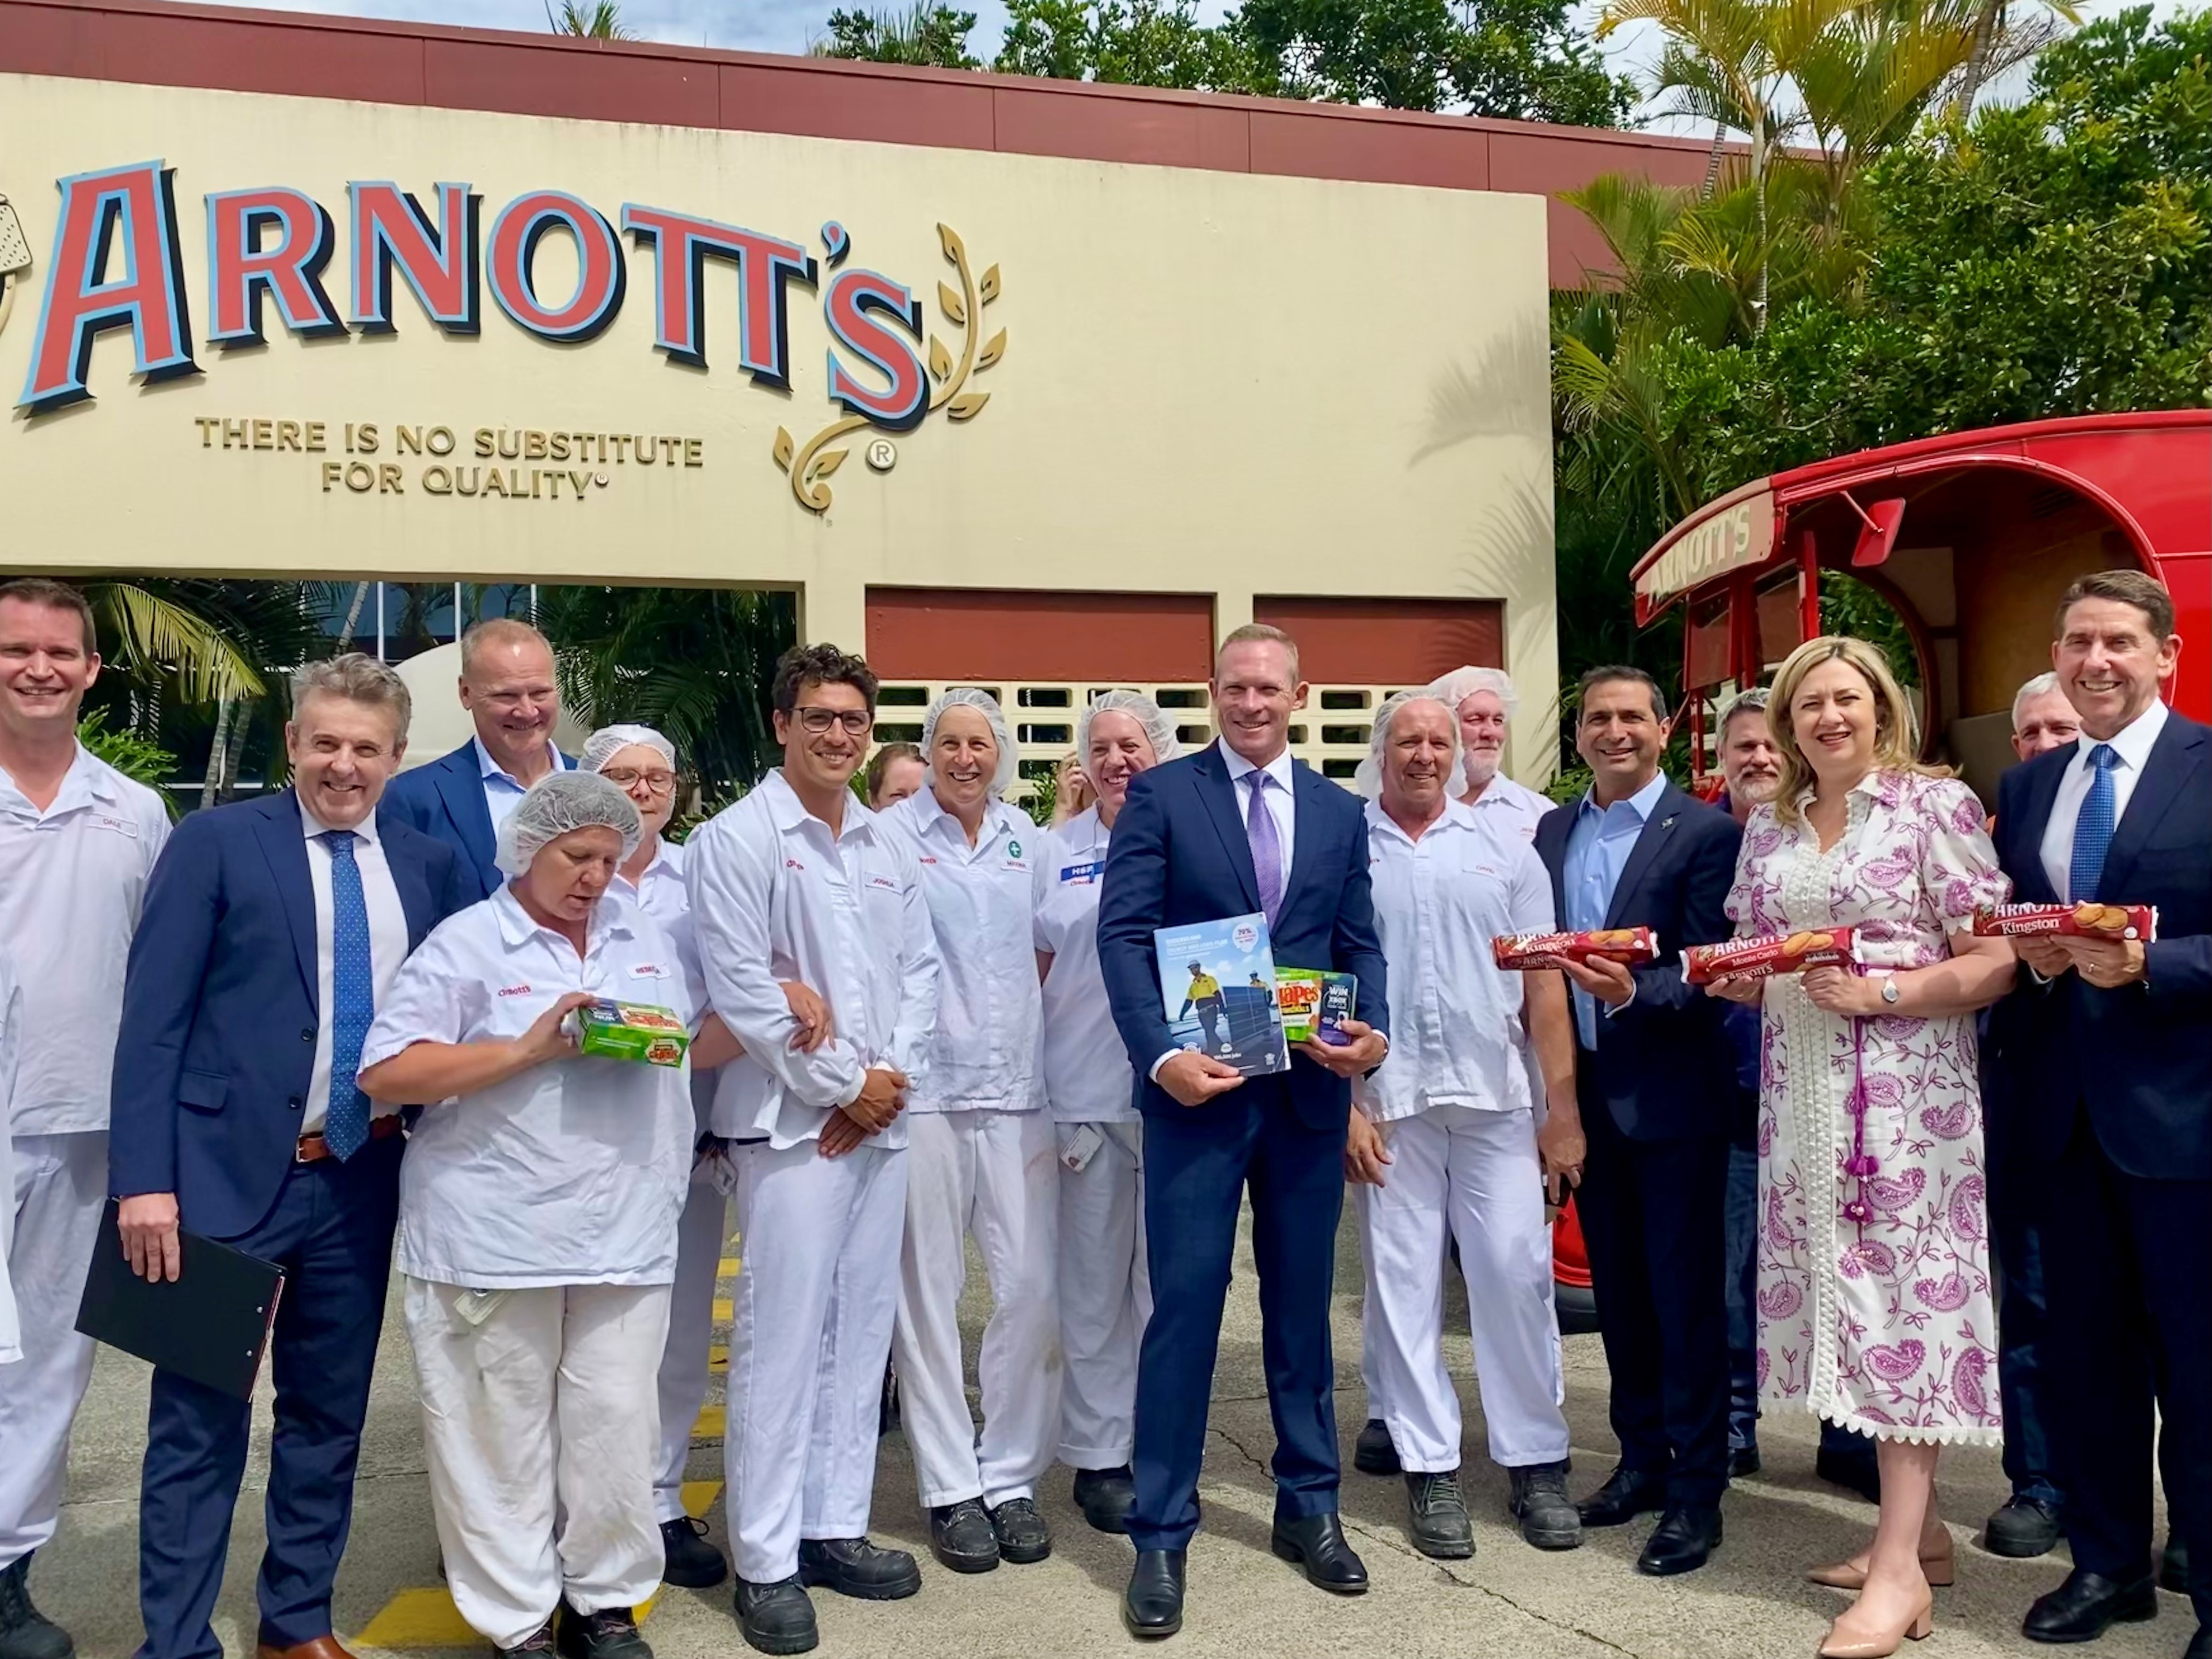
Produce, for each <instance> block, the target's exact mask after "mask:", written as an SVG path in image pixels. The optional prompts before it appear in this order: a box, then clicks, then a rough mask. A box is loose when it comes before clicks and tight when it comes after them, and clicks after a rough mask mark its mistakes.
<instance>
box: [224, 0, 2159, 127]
mask: <svg viewBox="0 0 2212 1659" xmlns="http://www.w3.org/2000/svg"><path fill="white" fill-rule="evenodd" d="M229 3H232V4H242V5H250V6H255V7H258V8H260V9H264V10H281V11H311V12H331V13H338V14H343V15H353V16H361V17H390V18H402V19H405V20H407V21H411V22H422V23H450V24H458V25H463V26H466V27H475V28H495V29H520V30H524V31H526V32H531V33H536V32H538V31H542V30H544V28H545V27H546V11H545V4H544V0H229ZM841 3H842V4H848V5H859V6H861V7H863V8H865V9H873V10H896V9H903V3H910V0H622V15H623V23H624V25H625V26H626V27H629V29H630V30H631V31H632V32H633V33H636V34H638V35H640V36H641V37H642V38H644V39H646V40H665V41H670V42H673V43H676V44H679V45H684V46H719V47H722V48H724V49H726V50H729V51H735V52H805V51H806V50H807V49H808V47H809V46H811V45H812V44H813V43H814V42H815V41H816V40H819V39H820V38H821V37H822V35H823V33H824V29H823V25H824V23H825V22H826V21H827V20H828V18H829V14H830V12H831V11H833V10H835V9H837V7H838V6H839V5H840V4H841ZM957 3H959V5H960V6H961V8H962V9H971V8H972V9H973V10H974V11H975V15H976V19H977V21H976V27H975V33H974V34H973V35H972V36H971V37H969V51H970V52H973V53H974V54H975V56H976V57H978V58H981V59H983V61H984V62H986V63H988V62H989V61H990V59H991V58H992V56H993V55H994V53H995V52H997V51H998V45H999V40H1000V35H1001V34H1003V33H1004V32H1005V29H1006V6H1005V4H1004V0H957ZM2126 3H2127V0H2082V3H2081V5H2080V9H2081V15H2082V16H2083V17H2084V19H2092V18H2097V17H2106V16H2110V15H2112V14H2114V13H2116V12H2118V11H2120V10H2121V9H2124V5H2125V4H2126ZM2183 4H2184V0H2153V6H2152V9H2153V10H2154V11H2155V12H2156V13H2157V14H2158V15H2160V16H2164V15H2167V14H2169V13H2171V12H2174V11H2178V10H2180V9H2182V7H2183ZM1197 8H1198V14H1199V16H1200V19H1201V20H1202V21H1207V22H1214V21H1219V19H1220V18H1221V17H1222V16H1223V15H1225V14H1226V13H1227V12H1228V11H1229V10H1230V9H1231V0H1197ZM1598 9H1599V6H1598V3H1597V0H1580V3H1578V4H1577V6H1576V9H1575V15H1576V18H1577V21H1578V22H1580V23H1582V24H1583V25H1584V26H1587V25H1588V24H1589V23H1590V22H1591V21H1595V17H1596V15H1597V12H1598ZM1605 52H1606V56H1607V58H1608V59H1609V60H1610V61H1611V62H1612V64H1613V66H1614V67H1615V69H1616V70H1620V72H1622V73H1625V74H1627V75H1629V76H1633V77H1634V78H1635V79H1636V80H1637V82H1638V83H1639V85H1648V84H1649V82H1650V70H1651V68H1652V65H1653V64H1655V63H1656V61H1657V58H1658V55H1659V36H1658V31H1657V29H1656V26H1654V25H1650V24H1642V23H1639V24H1632V25H1630V26H1629V27H1626V28H1624V29H1622V30H1621V31H1620V33H1618V34H1617V35H1615V36H1614V37H1613V40H1609V41H1608V42H1607V44H1606V47H1605ZM2025 87H2026V76H2025V73H2024V72H2021V73H2015V74H2013V75H2010V76H2004V77H2002V79H2001V80H2000V81H1998V82H1995V83H1993V84H1992V86H1991V88H1990V90H1989V92H1988V93H1986V94H1984V96H1985V97H1987V98H1992V99H1996V100H2001V101H2002V100H2009V99H2017V98H2018V97H2020V96H2021V93H2022V92H2023V90H2024V89H2025ZM1638 114H1639V116H1640V117H1641V118H1643V120H1644V123H1645V124H1646V125H1649V126H1650V128H1651V129H1652V130H1653V131H1659V132H1695V133H1697V134H1698V135H1699V136H1700V137H1702V136H1704V132H1705V129H1704V128H1703V127H1702V125H1700V124H1699V123H1695V122H1687V121H1682V120H1679V119H1677V118H1672V117H1670V116H1669V115H1668V114H1667V112H1666V111H1665V108H1664V100H1659V101H1658V102H1657V103H1653V102H1650V101H1647V102H1646V104H1645V105H1644V107H1643V108H1642V109H1641V110H1640V111H1639V112H1638Z"/></svg>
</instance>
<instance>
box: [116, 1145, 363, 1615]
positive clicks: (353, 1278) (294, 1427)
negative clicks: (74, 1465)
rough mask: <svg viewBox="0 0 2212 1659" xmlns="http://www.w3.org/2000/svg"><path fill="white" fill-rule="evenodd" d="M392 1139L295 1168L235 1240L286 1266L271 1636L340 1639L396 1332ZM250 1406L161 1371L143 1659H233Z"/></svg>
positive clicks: (274, 1350)
mask: <svg viewBox="0 0 2212 1659" xmlns="http://www.w3.org/2000/svg"><path fill="white" fill-rule="evenodd" d="M403 1146H404V1142H403V1140H402V1139H400V1137H398V1136H397V1135H394V1136H391V1137H389V1138H387V1139H382V1140H372V1141H370V1142H369V1143H368V1146H364V1147H362V1149H361V1151H360V1152H356V1153H355V1154H354V1156H353V1157H352V1158H349V1159H348V1160H347V1161H346V1162H344V1163H343V1164H341V1163H340V1162H339V1161H338V1160H337V1159H336V1158H325V1159H324V1160H323V1161H321V1162H320V1163H316V1164H295V1166H294V1167H293V1168H292V1170H290V1172H289V1174H288V1175H287V1176H286V1177H285V1181H284V1184H283V1187H282V1188H280V1189H279V1190H278V1193H277V1197H276V1204H275V1205H274V1206H272V1207H271V1208H270V1212H269V1213H268V1214H267V1215H266V1216H264V1218H262V1220H261V1221H260V1223H259V1225H257V1226H255V1227H254V1228H252V1230H251V1231H248V1232H246V1233H243V1234H241V1235H240V1236H239V1237H236V1238H233V1239H228V1240H226V1241H225V1242H226V1243H230V1244H234V1245H235V1246H237V1247H238V1248H239V1249H241V1250H245V1251H246V1252H247V1253H249V1254H250V1255H258V1256H261V1257H264V1259H266V1260H268V1261H274V1262H276V1263H277V1264H278V1265H279V1266H280V1267H283V1269H284V1272H285V1281H284V1294H283V1300H282V1301H280V1302H279V1303H278V1304H277V1308H276V1330H275V1332H274V1334H273V1335H272V1337H271V1340H270V1376H271V1378H272V1380H273V1381H274V1383H275V1384H276V1410H275V1413H274V1417H275V1433H274V1437H273V1439H272V1441H271V1443H270V1463H269V1498H268V1528H269V1548H268V1553H266V1554H265V1555H264V1556H263V1558H262V1561H261V1577H260V1583H259V1585H258V1591H259V1599H260V1603H261V1627H260V1634H259V1637H258V1640H259V1641H261V1642H264V1643H266V1644H269V1645H270V1646H271V1647H294V1646H296V1645H298V1644H301V1643H302V1642H309V1641H313V1639H314V1638H317V1637H319V1636H327V1635H329V1634H330V1633H331V1583H332V1581H333V1580H334V1579H335V1578H336V1577H337V1570H338V1558H339V1557H340V1556H341V1555H343V1553H345V1542H346V1531H347V1528H348V1527H349V1525H350V1524H351V1522H352V1518H353V1476H354V1466H355V1464H356V1462H358V1461H359V1459H360V1455H361V1426H362V1419H363V1417H364V1416H365V1415H366V1414H367V1413H368V1385H369V1377H370V1374H371V1372H372V1371H373V1370H374V1367H375V1364H376V1343H377V1337H378V1335H379V1334H380V1332H381V1331H382V1329H383V1325H384V1291H385V1284H386V1279H387V1278H388V1276H389V1274H390V1273H391V1265H392V1225H393V1224H394V1222H395V1221H396V1220H397V1219H398V1211H399V1158H400V1152H401V1149H402V1147H403ZM251 1415H252V1408H251V1407H249V1406H248V1405H247V1403H246V1401H241V1400H234V1399H233V1398H231V1396H229V1395H226V1394H222V1393H219V1392H217V1391H216V1389H210V1388H206V1387H204V1386H203V1385H201V1384H200V1383H194V1382H191V1381H189V1380H188V1379H186V1378H185V1377H181V1376H177V1375H176V1374H175V1373H174V1372H172V1371H165V1370H156V1371H155V1373H154V1389H153V1397H152V1400H151V1401H150V1403H149V1406H148V1407H147V1412H146V1464H145V1473H144V1477H143V1483H142V1486H141V1491H140V1498H139V1511H138V1599H139V1607H140V1611H141V1613H143V1617H144V1619H145V1622H146V1641H145V1644H144V1645H143V1647H141V1648H140V1649H139V1650H138V1654H139V1659H222V1644H221V1643H220V1642H218V1641H217V1640H216V1636H215V1632H214V1630H213V1629H212V1628H211V1627H210V1624H209V1622H208V1621H209V1618H210V1614H212V1613H213V1612H214V1610H215V1601H216V1592H217V1591H219V1590H220V1589H222V1571H223V1562H224V1560H225V1559H226V1558H227V1557H228V1554H229V1551H230V1517H231V1511H232V1510H234V1508H235V1507H236V1506H237V1504H238V1488H239V1482H240V1480H241V1479H242V1478H243V1476H244V1474H245V1473H246V1442H247V1438H248V1436H249V1434H250V1431H251V1428H252V1423H251Z"/></svg>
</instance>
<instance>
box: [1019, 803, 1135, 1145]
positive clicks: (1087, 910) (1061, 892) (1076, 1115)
mask: <svg viewBox="0 0 2212 1659" xmlns="http://www.w3.org/2000/svg"><path fill="white" fill-rule="evenodd" d="M1113 833H1114V832H1113V831H1112V830H1110V829H1108V828H1107V827H1106V826H1105V825H1104V824H1103V823H1100V822H1099V821H1098V809H1097V807H1095V806H1094V807H1091V809H1090V810H1089V811H1085V812H1079V813H1078V814H1077V815H1076V816H1075V817H1072V818H1070V819H1069V820H1068V821H1067V822H1066V823H1064V824H1062V825H1061V826H1060V828H1059V829H1057V830H1055V831H1054V832H1053V833H1052V834H1051V835H1049V836H1047V837H1046V838H1045V840H1044V842H1043V843H1042V846H1040V847H1039V848H1038V849H1037V856H1036V883H1035V901H1034V908H1035V916H1034V920H1033V922H1032V927H1031V939H1032V942H1033V943H1034V945H1035V946H1036V949H1037V950H1039V951H1045V952H1048V954H1049V955H1050V956H1051V957H1052V971H1051V972H1050V973H1049V974H1048V975H1046V976H1045V981H1044V986H1043V993H1042V1004H1043V1027H1044V1096H1045V1102H1046V1103H1047V1104H1048V1106H1050V1107H1051V1109H1052V1116H1053V1121H1054V1122H1055V1123H1134V1122H1137V1121H1139V1115H1138V1112H1137V1109H1136V1106H1135V1104H1134V1102H1133V1097H1132V1087H1133V1085H1132V1081H1131V1078H1130V1067H1129V1054H1128V1050H1127V1049H1126V1048H1123V1047H1122V1046H1121V1033H1120V1032H1119V1031H1118V1030H1115V1025H1114V1020H1113V1016H1112V1015H1111V1013H1110V1012H1109V1011H1108V1009H1107V1006H1106V980H1105V976H1104V975H1103V974H1102V973H1101V972H1100V971H1099V967H1098V896H1099V892H1100V890H1101V886H1102V884H1103V881H1104V879H1105V875H1106V848H1107V844H1108V842H1109V841H1110V840H1111V839H1112V836H1113Z"/></svg>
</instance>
